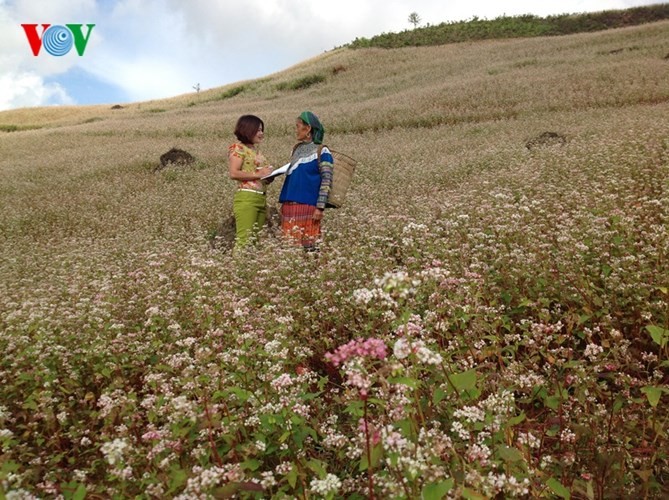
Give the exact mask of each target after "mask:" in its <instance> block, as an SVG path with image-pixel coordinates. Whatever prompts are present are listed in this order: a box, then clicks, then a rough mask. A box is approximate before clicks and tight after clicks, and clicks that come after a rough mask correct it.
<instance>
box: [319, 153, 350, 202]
mask: <svg viewBox="0 0 669 500" xmlns="http://www.w3.org/2000/svg"><path fill="white" fill-rule="evenodd" d="M319 153H320V151H319ZM330 153H332V158H333V159H334V171H333V173H332V187H331V188H330V196H328V202H327V206H328V208H339V207H341V206H342V205H343V204H344V201H345V200H346V192H347V191H348V188H349V186H350V185H351V179H353V172H355V166H356V165H357V163H358V162H357V161H356V160H354V159H353V158H351V157H350V156H348V155H345V154H344V153H340V152H339V151H333V150H331V149H330Z"/></svg>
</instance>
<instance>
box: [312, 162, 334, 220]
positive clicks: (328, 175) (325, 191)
mask: <svg viewBox="0 0 669 500" xmlns="http://www.w3.org/2000/svg"><path fill="white" fill-rule="evenodd" d="M333 168H334V167H333V166H332V163H330V162H329V161H322V160H321V161H320V162H319V164H318V170H319V171H320V173H321V187H320V189H319V190H318V199H317V200H316V208H318V209H320V210H324V209H325V204H326V203H327V202H328V197H329V196H330V189H331V188H332V171H333Z"/></svg>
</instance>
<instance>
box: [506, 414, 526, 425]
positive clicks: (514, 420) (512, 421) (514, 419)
mask: <svg viewBox="0 0 669 500" xmlns="http://www.w3.org/2000/svg"><path fill="white" fill-rule="evenodd" d="M523 420H525V413H521V414H520V415H517V416H515V417H512V418H510V419H509V421H508V422H507V423H508V425H509V427H513V426H514V425H518V424H519V423H521V422H522V421H523Z"/></svg>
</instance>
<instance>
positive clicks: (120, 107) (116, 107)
mask: <svg viewBox="0 0 669 500" xmlns="http://www.w3.org/2000/svg"><path fill="white" fill-rule="evenodd" d="M111 109H123V106H121V105H120V104H114V105H113V106H112V107H111Z"/></svg>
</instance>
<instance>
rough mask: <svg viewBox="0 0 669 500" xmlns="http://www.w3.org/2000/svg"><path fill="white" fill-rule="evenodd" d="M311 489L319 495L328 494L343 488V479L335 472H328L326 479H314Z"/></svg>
mask: <svg viewBox="0 0 669 500" xmlns="http://www.w3.org/2000/svg"><path fill="white" fill-rule="evenodd" d="M310 486H311V491H312V492H314V493H316V494H317V495H323V496H327V495H329V494H330V493H337V491H339V488H341V480H340V479H339V478H338V477H337V476H335V475H334V474H328V475H327V476H325V479H314V480H313V481H311V485H310Z"/></svg>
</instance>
